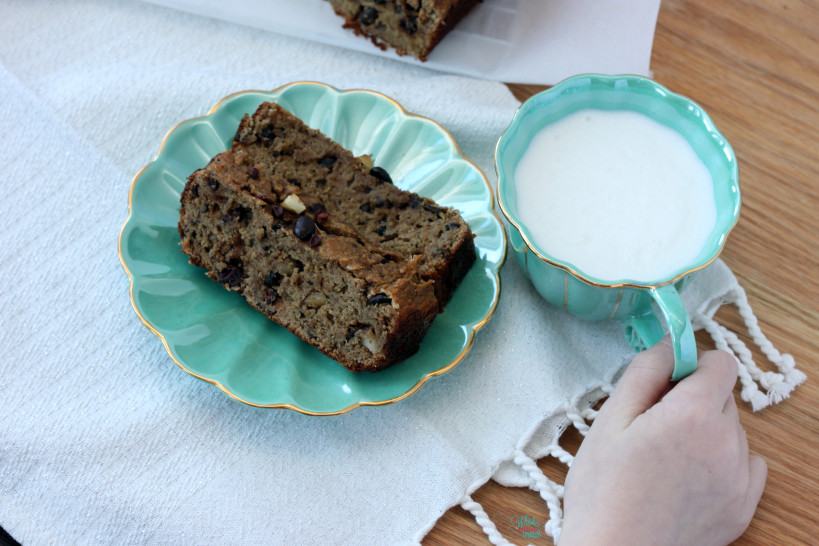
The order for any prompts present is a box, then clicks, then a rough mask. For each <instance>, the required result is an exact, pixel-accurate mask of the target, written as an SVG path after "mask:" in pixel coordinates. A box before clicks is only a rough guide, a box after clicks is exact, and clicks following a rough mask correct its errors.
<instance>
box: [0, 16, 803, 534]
mask: <svg viewBox="0 0 819 546" xmlns="http://www.w3.org/2000/svg"><path fill="white" fill-rule="evenodd" d="M4 12H5V13H4V15H5V16H4V17H3V18H2V19H0V33H2V35H3V36H4V40H3V42H2V43H1V44H0V96H2V97H3V102H4V108H3V111H2V113H0V131H2V134H3V135H4V140H3V148H2V150H3V151H2V152H0V154H2V158H3V165H4V168H3V170H2V171H1V173H2V174H0V177H2V181H3V187H4V188H6V190H7V194H6V195H5V197H4V199H3V200H2V202H0V217H2V218H3V223H2V228H0V233H2V235H3V241H4V244H3V245H2V247H0V277H2V278H3V279H4V286H3V289H2V291H1V292H0V308H2V311H0V321H1V322H2V328H1V329H0V340H1V341H2V343H0V376H2V378H3V380H2V382H0V397H2V399H3V400H4V404H3V405H2V407H0V525H2V526H3V527H4V528H6V529H7V530H8V532H9V533H10V534H11V535H12V536H14V537H15V538H16V539H18V540H19V541H21V542H22V543H24V544H39V543H82V544H110V543H116V544H121V543H151V544H170V543H174V544H177V543H193V544H212V543H223V542H225V541H230V542H237V543H243V544H270V543H275V544H324V543H332V544H413V543H417V542H418V541H420V540H421V539H422V538H423V536H424V535H425V534H426V533H427V532H428V530H429V529H430V528H431V527H432V526H433V525H434V523H435V521H436V520H437V519H438V518H439V517H440V516H441V515H442V514H443V513H444V512H445V511H446V510H448V509H449V508H450V507H452V506H455V505H458V504H460V503H462V502H464V499H465V495H467V494H468V493H471V492H472V491H474V490H475V489H476V488H477V487H479V486H480V485H481V484H483V483H486V481H488V480H489V479H491V478H492V477H493V476H495V478H496V479H498V480H499V481H501V482H502V483H507V484H512V485H529V484H531V483H532V480H535V481H537V479H536V478H537V477H536V476H534V477H533V476H532V474H531V473H530V472H527V470H526V469H525V468H522V467H521V465H520V464H519V463H520V462H521V461H522V462H524V463H525V462H526V460H527V458H538V457H541V456H545V455H547V454H549V453H552V452H554V453H558V455H559V452H558V451H556V450H555V449H554V445H555V444H556V442H557V439H558V436H559V433H560V432H561V431H562V430H563V429H564V428H565V427H566V426H571V423H572V422H573V421H572V417H570V415H571V416H574V420H575V422H577V420H578V416H580V417H582V418H583V419H585V418H587V417H588V416H590V414H589V413H588V412H587V411H586V410H587V409H588V408H589V407H590V406H591V404H592V403H593V402H594V400H596V399H597V398H599V397H600V396H602V395H604V394H605V389H606V388H607V385H611V383H612V381H613V380H614V378H615V377H616V373H617V371H618V370H619V369H621V368H622V366H623V365H625V364H626V363H627V362H628V361H629V359H630V357H631V350H630V349H629V347H628V346H627V344H626V343H625V340H624V338H623V335H622V331H621V326H620V325H619V324H616V323H611V322H602V323H586V322H582V321H579V320H577V319H574V318H573V317H571V316H569V315H567V314H566V313H564V312H563V311H562V310H559V309H554V308H550V307H548V306H547V305H546V304H545V303H543V302H542V300H541V299H540V298H539V297H538V296H537V294H536V292H535V291H534V289H533V288H532V287H531V285H530V284H529V283H528V281H527V280H526V278H525V276H524V275H523V274H522V272H521V271H520V270H519V268H518V267H517V265H516V264H515V262H514V260H507V263H506V264H505V266H504V268H503V270H502V273H501V282H502V291H501V299H500V302H499V305H498V308H497V312H496V314H495V316H494V318H493V319H492V320H491V321H490V323H489V324H488V325H487V326H486V327H485V328H484V329H483V330H481V331H480V332H479V333H478V335H477V337H476V339H475V343H474V345H473V348H472V350H471V352H470V353H469V355H467V357H466V358H465V359H464V360H463V361H462V362H461V364H459V366H457V367H456V368H455V369H454V370H453V371H451V372H450V373H447V374H445V375H443V376H441V377H438V378H435V379H434V380H432V381H430V382H429V383H428V384H426V385H424V387H423V388H421V389H420V390H419V391H418V392H417V393H415V394H414V395H412V396H410V397H409V398H407V399H405V400H403V401H401V402H398V403H395V404H392V405H389V406H383V407H375V408H359V409H356V410H354V411H353V412H351V413H349V414H346V415H341V416H336V417H324V418H316V417H309V416H305V415H301V414H298V413H295V412H292V411H280V410H261V409H258V408H253V407H250V406H246V405H243V404H240V403H238V402H236V401H234V400H233V399H231V398H229V397H227V396H225V395H224V394H223V393H222V392H220V391H219V390H218V389H216V388H214V387H213V386H212V385H210V384H208V383H205V382H203V381H199V380H197V379H195V378H194V377H192V376H190V375H188V374H186V373H184V372H183V371H182V370H180V369H179V368H178V367H176V366H175V365H174V364H173V362H172V361H171V359H170V358H169V357H168V355H167V353H166V352H165V350H164V348H163V346H162V344H161V343H160V341H159V340H158V339H157V338H156V337H155V336H154V335H153V334H151V332H150V331H149V330H148V329H146V328H145V327H144V326H143V325H142V324H141V323H140V321H139V319H138V318H137V316H136V314H135V313H134V312H133V309H132V308H131V306H130V302H129V299H128V280H127V277H126V275H125V273H124V272H123V270H122V267H121V265H120V263H119V260H118V256H117V252H116V248H117V236H118V233H119V229H120V227H121V225H122V223H123V222H124V220H125V217H126V216H127V210H128V208H127V204H128V192H129V188H130V183H131V179H132V177H133V176H134V175H135V174H136V173H137V172H138V171H139V170H140V169H141V168H142V167H143V166H144V165H145V164H146V163H147V162H148V161H150V160H151V158H152V157H153V156H154V155H155V154H156V152H157V150H158V148H159V145H160V143H161V141H162V138H163V136H164V135H165V133H166V132H167V131H168V130H169V129H171V128H172V127H173V126H174V125H176V124H177V123H178V122H179V121H182V120H184V119H187V118H191V117H195V116H199V115H202V114H204V113H205V112H206V111H207V110H208V109H209V108H210V107H211V106H212V105H213V104H214V103H215V102H216V101H217V100H219V99H220V98H222V97H224V96H226V95H228V94H230V93H233V92H235V91H240V90H244V89H259V88H262V89H273V88H276V87H278V86H280V85H282V84H285V83H288V82H292V81H301V80H318V81H324V82H326V83H328V84H330V85H333V86H335V87H338V88H341V89H347V88H369V89H373V90H376V91H380V92H382V93H385V94H387V95H388V96H391V97H392V98H394V99H395V100H397V101H398V102H399V103H401V104H402V105H403V106H404V107H405V108H407V109H408V110H409V111H410V112H415V113H419V114H422V115H424V116H427V117H430V118H432V119H435V120H436V121H438V122H439V123H441V124H442V125H443V126H444V127H445V128H446V129H447V130H448V131H449V132H450V133H451V134H452V135H453V137H454V138H455V139H456V141H457V142H458V144H459V145H460V147H461V149H462V151H463V153H464V154H465V155H466V156H467V157H469V158H470V159H472V160H473V161H475V163H476V164H477V165H478V166H479V167H480V168H481V169H482V170H483V171H484V173H486V174H487V175H488V176H489V177H490V179H491V180H492V181H493V183H494V175H493V173H494V170H493V159H492V153H493V149H494V144H495V141H496V140H497V138H498V136H499V135H500V134H501V132H502V131H503V130H504V129H505V128H506V126H507V125H508V123H509V120H510V119H511V117H512V115H513V114H514V111H515V109H516V108H517V106H518V103H517V101H516V100H515V99H514V97H513V96H512V95H511V94H510V93H509V91H508V89H507V88H506V87H505V86H503V85H502V84H499V83H494V82H488V81H479V80H472V79H468V78H464V77H460V76H451V75H446V74H441V73H438V72H432V71H429V70H426V69H424V68H419V67H414V66H408V65H406V64H404V63H399V62H395V61H392V60H390V59H382V58H376V57H372V56H368V55H365V54H360V53H352V52H349V51H345V50H339V49H335V48H333V47H330V46H326V45H322V44H316V43H312V42H308V41H304V40H299V39H296V38H291V37H287V38H286V37H282V36H278V35H275V34H272V33H268V32H264V31H261V30H257V29H252V28H245V27H239V26H236V25H232V24H228V23H224V22H219V21H214V20H210V19H203V18H200V17H197V16H193V15H189V14H185V13H181V12H176V11H173V10H169V9H166V8H161V7H157V6H154V5H150V4H145V3H142V2H128V1H119V2H108V1H102V0H88V1H86V2H84V3H83V9H80V10H78V9H76V7H75V6H73V5H68V4H65V3H60V2H46V1H43V2H36V3H33V2H27V1H24V0H13V1H11V2H8V3H7V4H6V8H5V9H4ZM729 244H730V243H729ZM712 272H713V275H712V274H711V273H712ZM737 288H738V285H736V280H735V279H734V278H733V275H731V273H730V271H728V269H727V267H725V265H724V264H722V263H721V262H717V263H715V264H714V266H712V267H710V268H709V269H708V270H706V271H704V272H703V273H702V274H700V275H698V276H697V278H696V279H695V280H694V282H692V288H691V289H690V291H689V293H690V294H691V296H690V297H691V301H689V302H688V304H689V308H690V309H695V308H704V307H703V306H705V308H707V312H705V314H704V315H703V316H704V317H706V318H707V317H710V316H711V314H710V313H711V306H713V305H714V304H715V302H718V301H720V300H719V298H722V297H723V295H724V294H726V293H728V292H730V291H731V290H734V291H736V290H737ZM740 290H741V289H740ZM726 339H727V338H726ZM726 343H728V344H729V345H730V344H731V343H730V342H728V341H726ZM791 379H798V377H797V378H791ZM584 416H585V417H584ZM521 455H524V456H523V457H522V456H521ZM516 459H517V461H518V463H516V462H515V461H516ZM544 483H545V482H544ZM545 487H548V488H550V489H553V490H552V491H551V495H552V496H550V497H549V498H550V499H552V500H553V499H554V498H558V499H559V493H560V488H559V487H555V488H552V487H551V486H550V485H549V484H546V485H545ZM553 504H554V502H553ZM473 508H475V507H473ZM557 509H559V501H558V504H557V505H556V507H555V523H554V524H552V526H551V529H552V530H557V529H559V513H558V511H557ZM476 510H477V508H476Z"/></svg>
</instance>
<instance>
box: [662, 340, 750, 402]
mask: <svg viewBox="0 0 819 546" xmlns="http://www.w3.org/2000/svg"><path fill="white" fill-rule="evenodd" d="M737 373H738V368H737V360H736V358H734V356H733V355H731V354H729V353H726V352H725V351H708V352H705V353H703V354H702V355H701V356H700V359H699V361H698V362H697V369H696V370H694V373H692V374H691V375H689V376H688V377H685V378H683V379H682V380H681V381H680V382H679V383H678V384H677V385H676V386H675V387H674V389H673V390H672V391H671V392H670V393H669V396H675V395H677V396H686V397H690V396H693V397H694V398H702V399H705V400H707V401H708V402H710V403H711V406H712V407H716V408H718V409H720V410H722V409H724V408H725V407H726V404H727V403H728V398H729V397H730V398H733V390H734V385H736V382H737Z"/></svg>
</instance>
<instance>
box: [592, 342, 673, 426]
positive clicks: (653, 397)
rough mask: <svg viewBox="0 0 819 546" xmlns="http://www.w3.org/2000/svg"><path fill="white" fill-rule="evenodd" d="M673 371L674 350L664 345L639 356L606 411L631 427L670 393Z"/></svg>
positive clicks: (625, 375)
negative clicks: (638, 417) (637, 418)
mask: <svg viewBox="0 0 819 546" xmlns="http://www.w3.org/2000/svg"><path fill="white" fill-rule="evenodd" d="M673 370H674V350H673V349H672V348H671V346H669V345H668V344H666V343H664V342H660V343H657V344H656V345H654V346H653V347H651V348H650V349H647V350H645V351H643V352H641V353H638V354H637V355H635V357H634V360H632V361H631V364H629V366H628V368H627V369H626V371H625V373H624V374H623V377H622V378H621V379H620V382H619V384H618V385H617V388H616V389H615V390H614V392H613V393H612V395H611V398H610V399H609V400H608V401H607V402H606V404H605V405H604V406H603V410H605V411H606V413H609V414H616V415H618V416H619V417H621V418H622V419H623V420H624V425H625V426H627V425H628V424H630V423H631V422H632V421H633V420H634V419H635V418H636V417H637V416H638V415H640V414H642V413H644V412H645V411H646V410H648V409H649V408H650V407H651V406H653V405H654V404H656V403H657V402H658V401H659V400H660V398H662V396H663V395H664V394H665V393H666V392H667V390H668V385H669V382H670V379H671V372H672V371H673ZM607 406H608V407H607ZM603 410H601V417H603V415H602V413H603Z"/></svg>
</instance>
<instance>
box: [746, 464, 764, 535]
mask: <svg viewBox="0 0 819 546" xmlns="http://www.w3.org/2000/svg"><path fill="white" fill-rule="evenodd" d="M748 472H749V480H748V492H747V493H746V494H745V506H744V515H745V516H746V521H747V522H748V523H750V522H751V518H753V517H754V512H756V507H757V506H758V505H759V500H760V499H761V498H762V492H763V491H764V490H765V482H766V481H767V479H768V464H767V463H766V462H765V459H763V458H762V457H760V456H759V455H751V456H750V457H749V459H748Z"/></svg>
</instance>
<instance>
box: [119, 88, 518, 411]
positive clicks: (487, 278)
mask: <svg viewBox="0 0 819 546" xmlns="http://www.w3.org/2000/svg"><path fill="white" fill-rule="evenodd" d="M264 101H273V102H276V103H278V104H280V105H282V106H283V107H284V108H286V109H287V110H289V111H290V112H292V113H293V114H295V115H296V116H298V117H299V118H300V119H302V120H303V121H304V122H305V123H307V124H308V125H309V126H311V127H313V128H315V129H318V130H320V131H322V132H323V133H324V134H325V135H327V136H329V137H330V138H332V139H334V140H335V141H337V142H339V143H340V144H341V145H342V146H344V147H346V148H347V149H349V150H351V151H352V152H353V153H354V154H356V155H362V154H370V155H371V156H372V157H373V160H374V162H375V163H376V164H377V165H380V166H382V167H384V168H385V169H386V170H387V171H389V173H390V174H391V176H392V178H393V180H395V183H396V185H397V186H399V187H401V188H404V189H408V190H412V191H414V192H416V193H419V194H421V195H424V196H428V197H431V198H432V199H434V200H435V201H437V202H438V203H440V204H443V205H447V206H451V207H455V208H457V209H458V210H459V211H460V212H461V214H462V216H463V217H464V219H465V220H466V221H467V222H468V223H469V225H470V227H471V228H472V230H473V231H474V233H475V245H476V247H477V250H478V260H477V262H476V263H475V265H474V266H473V267H472V269H470V271H469V273H468V274H467V276H466V278H464V280H463V282H462V284H461V286H460V287H459V288H458V289H457V291H456V292H455V294H454V296H453V298H452V300H451V301H450V302H449V304H448V305H447V308H446V310H445V311H444V312H443V313H441V314H440V315H438V317H437V318H436V319H435V321H434V323H433V325H432V328H431V329H430V331H429V332H428V334H427V336H426V337H425V338H424V341H423V342H422V344H421V348H420V350H419V351H418V353H416V354H415V355H413V356H412V357H410V358H408V359H407V360H405V361H403V362H400V363H398V364H396V365H395V366H392V367H391V368H388V369H386V370H384V371H380V372H377V373H353V372H350V371H349V370H347V369H346V368H344V367H343V366H341V365H340V364H338V363H336V362H334V361H333V360H331V359H329V358H328V357H326V356H324V355H323V354H321V353H320V352H319V351H318V350H316V349H315V348H313V347H312V346H310V345H308V344H307V343H305V342H303V341H301V340H300V339H298V338H297V337H296V336H294V335H292V334H291V333H290V332H288V331H287V330H286V329H284V328H282V327H280V326H278V325H277V324H275V323H273V322H272V321H270V320H268V319H267V318H265V317H264V316H263V315H262V314H261V313H259V312H258V311H256V310H254V309H253V308H251V307H250V306H249V305H247V304H246V303H245V301H244V299H243V298H242V297H241V296H239V295H237V294H235V293H233V292H229V291H227V290H225V289H224V288H222V287H221V286H220V285H218V284H217V283H215V282H213V281H212V280H210V279H208V278H207V277H206V276H205V275H204V271H203V270H202V269H200V268H198V267H194V266H192V265H190V264H189V263H188V260H187V256H185V255H184V254H182V252H181V250H180V247H179V233H178V231H177V222H178V220H179V195H180V192H181V191H182V188H183V187H184V184H185V180H186V179H187V177H188V175H189V174H190V173H192V172H193V171H194V170H196V169H198V168H201V167H203V166H204V165H205V164H207V162H208V161H209V160H210V159H211V158H212V157H213V156H214V155H216V154H217V153H219V152H221V151H223V150H225V149H227V147H228V146H230V143H231V142H232V140H233V135H234V133H235V132H236V128H237V127H238V124H239V120H241V118H242V116H243V115H244V114H246V113H252V112H253V111H255V109H256V107H257V106H258V105H259V104H261V103H262V102H264ZM129 206H130V213H129V215H128V219H127V220H126V221H125V224H124V225H123V227H122V231H121V233H120V237H119V255H120V260H121V261H122V265H123V267H124V268H125V271H126V273H127V274H128V277H129V279H130V281H131V287H130V295H131V302H132V304H133V306H134V309H135V310H136V312H137V315H139V318H140V319H141V320H142V322H143V323H145V325H146V326H147V327H148V328H149V329H150V330H151V331H152V332H154V333H155V334H156V335H157V336H158V337H159V338H160V339H161V340H162V342H163V344H164V345H165V348H166V349H167V351H168V354H169V355H170V356H171V358H172V359H173V361H174V362H176V363H177V364H178V365H179V366H180V367H181V368H182V369H184V370H185V371H187V372H188V373H190V374H191V375H193V376H195V377H198V378H200V379H203V380H205V381H208V382H210V383H212V384H214V385H216V386H217V387H219V388H220V389H221V390H222V391H224V392H225V393H227V394H228V395H230V396H231V397H233V398H234V399H236V400H239V401H241V402H244V403H246V404H250V405H253V406H259V407H270V408H287V409H292V410H295V411H299V412H302V413H306V414H311V415H335V414H340V413H345V412H348V411H350V410H352V409H354V408H356V407H359V406H367V405H370V406H375V405H383V404H389V403H392V402H395V401H398V400H401V399H402V398H405V397H407V396H409V395H410V394H412V393H414V392H415V391H417V390H418V389H419V388H420V387H421V386H422V385H423V384H424V383H425V382H426V381H427V380H428V379H430V378H432V377H435V376H437V375H440V374H443V373H445V372H447V371H449V370H451V369H452V368H454V367H455V366H456V365H457V364H458V363H459V362H460V361H461V360H462V359H463V358H464V356H465V355H466V353H467V352H468V351H469V349H470V347H471V345H472V342H473V340H474V337H475V334H476V332H477V331H478V330H479V329H480V328H481V327H482V326H484V325H485V324H486V323H487V322H488V321H489V319H490V318H491V317H492V315H493V313H494V311H495V307H496V306H497V303H498V297H499V295H500V280H499V272H500V268H501V265H502V264H503V260H504V257H505V253H506V238H505V234H504V230H503V228H502V225H501V222H500V219H499V217H498V216H497V214H496V213H495V210H494V205H493V199H492V190H491V188H490V185H489V183H488V181H487V180H486V177H485V176H484V175H483V173H481V171H480V170H479V169H478V168H477V167H476V166H475V165H474V164H473V163H472V162H471V161H469V160H468V159H466V158H465V157H463V155H462V154H461V152H460V150H459V149H458V146H457V144H456V143H455V141H454V140H453V138H452V137H451V136H450V135H449V134H448V133H447V132H446V130H444V129H443V128H442V127H441V126H440V125H438V124H437V123H435V122H434V121H432V120H429V119H427V118H424V117H420V116H416V115H413V114H409V113H408V112H407V111H405V110H404V109H403V108H402V107H401V106H400V105H399V104H398V103H396V102H395V101H393V100H392V99H390V98H388V97H386V96H384V95H381V94H379V93H375V92H372V91H364V90H350V91H341V90H338V89H335V88H333V87H330V86H328V85H324V84H321V83H314V82H297V83H293V84H290V85H286V86H284V87H281V88H279V89H276V90H274V91H245V92H240V93H236V94H233V95H230V96H228V97H226V98H224V99H222V100H221V101H219V102H218V103H217V104H216V105H215V106H214V107H213V108H212V109H211V111H210V112H209V113H208V114H207V115H205V116H203V117H201V118H196V119H191V120H188V121H185V122H182V123H180V124H179V125H177V126H176V127H175V128H174V129H172V130H171V131H170V132H169V133H168V135H167V136H166V137H165V140H164V141H163V142H162V145H161V147H160V151H159V153H158V154H157V156H156V159H154V161H152V162H151V163H149V164H148V165H147V166H146V167H145V168H144V169H142V171H140V172H139V174H137V175H136V176H135V177H134V180H133V183H132V186H131V194H130V199H129Z"/></svg>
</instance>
